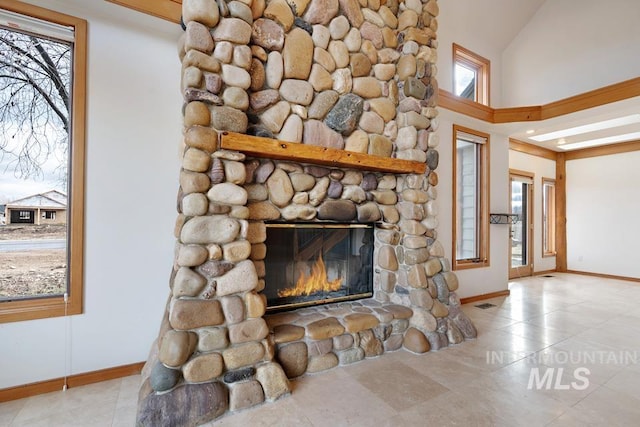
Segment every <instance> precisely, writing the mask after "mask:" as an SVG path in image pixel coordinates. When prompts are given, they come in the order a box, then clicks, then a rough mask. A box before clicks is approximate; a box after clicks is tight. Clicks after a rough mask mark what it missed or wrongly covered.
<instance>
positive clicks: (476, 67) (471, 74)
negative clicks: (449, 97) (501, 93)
mask: <svg viewBox="0 0 640 427" xmlns="http://www.w3.org/2000/svg"><path fill="white" fill-rule="evenodd" d="M489 71H490V64H489V60H488V59H485V58H483V57H481V56H480V55H476V54H475V53H473V52H471V51H470V50H467V49H465V48H463V47H462V46H460V45H457V44H455V43H454V44H453V92H454V94H455V95H456V96H459V97H461V98H466V99H470V100H471V101H474V102H478V103H480V104H484V105H489Z"/></svg>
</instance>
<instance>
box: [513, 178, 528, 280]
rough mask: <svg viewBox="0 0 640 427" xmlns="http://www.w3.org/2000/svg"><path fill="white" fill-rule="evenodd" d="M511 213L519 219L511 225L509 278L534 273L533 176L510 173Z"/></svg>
mask: <svg viewBox="0 0 640 427" xmlns="http://www.w3.org/2000/svg"><path fill="white" fill-rule="evenodd" d="M509 177H510V182H511V186H510V193H511V197H510V201H511V213H512V214H514V215H516V218H517V221H514V222H513V223H512V224H510V226H509V240H510V245H509V252H510V256H509V267H510V268H509V278H510V279H513V278H517V277H525V276H531V274H532V273H533V258H532V255H533V249H532V235H533V223H532V220H533V215H532V212H533V206H532V203H531V201H532V199H533V198H532V197H531V195H532V192H533V176H530V175H528V174H524V173H523V174H516V173H513V172H512V173H510V174H509Z"/></svg>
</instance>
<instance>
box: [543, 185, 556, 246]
mask: <svg viewBox="0 0 640 427" xmlns="http://www.w3.org/2000/svg"><path fill="white" fill-rule="evenodd" d="M542 233H543V234H542V256H543V257H546V256H555V255H556V181H555V180H553V179H550V178H542Z"/></svg>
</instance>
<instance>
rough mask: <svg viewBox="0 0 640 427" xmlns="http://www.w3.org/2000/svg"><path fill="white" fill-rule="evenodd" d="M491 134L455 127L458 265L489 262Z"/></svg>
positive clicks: (455, 249)
mask: <svg viewBox="0 0 640 427" xmlns="http://www.w3.org/2000/svg"><path fill="white" fill-rule="evenodd" d="M488 153H489V135H487V134H484V133H481V132H477V131H473V130H471V129H466V128H462V127H460V126H457V125H454V127H453V165H454V171H453V200H454V205H453V217H454V218H455V226H454V228H453V233H454V234H453V243H454V248H453V251H454V253H453V259H454V260H455V262H454V268H457V269H460V268H472V267H483V266H488V265H489V250H488V248H489V233H488V231H489V227H488V224H489V213H488V205H489V203H488V201H489V156H488Z"/></svg>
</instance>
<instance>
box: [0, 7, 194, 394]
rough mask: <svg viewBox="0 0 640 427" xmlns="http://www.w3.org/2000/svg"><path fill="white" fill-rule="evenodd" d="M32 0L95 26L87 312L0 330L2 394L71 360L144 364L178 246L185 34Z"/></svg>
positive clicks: (101, 10) (61, 370) (78, 368)
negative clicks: (180, 49) (180, 44)
mask: <svg viewBox="0 0 640 427" xmlns="http://www.w3.org/2000/svg"><path fill="white" fill-rule="evenodd" d="M31 3H35V4H37V5H40V6H43V7H47V8H49V9H56V10H59V11H61V12H64V13H67V14H71V15H74V16H78V17H80V18H84V19H87V21H88V22H89V46H88V49H89V57H88V62H89V63H88V76H87V77H88V121H87V131H88V135H87V159H86V208H85V214H86V223H85V233H86V234H85V236H86V238H85V288H84V292H85V293H84V300H85V309H84V314H82V315H78V316H73V317H71V318H68V319H64V318H54V319H43V320H33V321H27V322H17V323H8V324H1V325H0V343H2V344H0V360H2V367H3V369H0V388H6V387H11V386H15V385H20V384H26V383H31V382H35V381H43V380H47V379H51V378H57V377H61V376H63V375H64V374H65V360H69V361H70V362H71V367H70V373H72V374H74V373H82V372H87V371H92V370H97V369H103V368H107V367H111V366H118V365H124V364H129V363H135V362H140V361H143V360H146V358H147V354H148V352H149V350H150V348H151V343H152V342H153V340H154V339H155V337H156V335H157V331H158V328H159V326H160V319H161V317H162V313H163V310H164V305H165V302H166V298H167V296H168V295H169V286H168V279H169V273H170V270H171V267H172V264H173V246H174V241H175V239H174V237H173V224H174V221H175V218H176V210H175V197H176V194H177V186H178V171H179V167H180V166H179V160H178V159H179V158H178V147H179V142H180V138H181V123H182V118H181V112H180V107H181V105H182V99H181V96H180V93H179V81H180V80H179V79H180V63H179V60H178V58H177V49H176V40H177V37H178V36H179V34H180V32H181V30H180V28H179V27H178V26H177V25H175V24H171V23H168V22H166V21H162V20H160V19H157V18H152V17H149V16H146V15H142V14H140V13H137V12H133V11H130V10H128V9H125V8H122V7H120V6H115V5H113V4H110V3H107V2H104V1H100V2H87V3H91V4H89V5H88V4H84V2H83V1H82V0H66V1H52V0H49V1H44V0H42V1H31ZM89 8H90V9H89ZM67 328H68V330H69V331H70V334H69V346H68V351H69V353H68V356H65V351H66V350H65V329H67ZM67 357H68V359H66V358H67Z"/></svg>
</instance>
